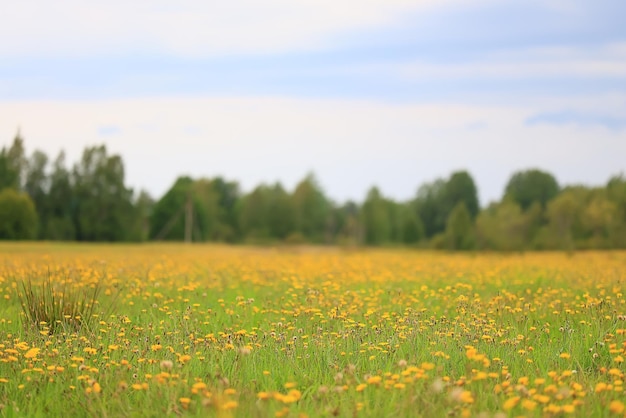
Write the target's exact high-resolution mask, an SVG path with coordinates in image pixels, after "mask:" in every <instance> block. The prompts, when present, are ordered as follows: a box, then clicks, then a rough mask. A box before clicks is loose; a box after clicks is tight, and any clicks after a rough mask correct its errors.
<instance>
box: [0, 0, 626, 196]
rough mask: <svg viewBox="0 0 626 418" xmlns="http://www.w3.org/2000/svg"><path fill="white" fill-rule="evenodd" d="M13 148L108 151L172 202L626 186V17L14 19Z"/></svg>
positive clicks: (231, 9) (139, 12)
mask: <svg viewBox="0 0 626 418" xmlns="http://www.w3.org/2000/svg"><path fill="white" fill-rule="evenodd" d="M0 15H2V16H4V19H3V21H4V23H3V25H2V26H0V115H2V116H0V138H4V139H2V140H0V143H8V142H10V140H11V139H12V137H13V135H14V134H15V131H16V129H17V127H18V126H19V127H21V130H22V133H23V135H24V137H25V139H26V142H27V146H28V147H29V149H30V150H31V151H32V150H33V149H34V148H41V149H44V150H45V151H47V152H49V153H50V154H56V152H58V150H59V149H61V148H63V149H65V150H66V151H67V152H68V155H69V157H70V160H71V161H73V160H75V159H76V158H78V156H79V154H80V152H81V151H82V149H83V147H84V146H86V145H94V144H99V143H106V144H107V146H108V147H109V148H110V150H111V151H112V152H116V153H120V154H122V155H123V156H124V159H125V162H126V166H127V179H128V182H129V183H130V184H131V185H132V186H133V187H135V188H145V189H147V190H148V191H150V192H151V193H152V194H153V195H155V196H159V195H160V194H161V193H163V192H164V191H165V190H166V189H167V188H168V187H169V186H170V185H171V183H172V182H173V181H174V179H175V177H176V176H178V175H180V174H190V175H193V176H214V175H218V174H219V175H225V176H227V177H229V178H233V179H237V180H239V181H240V182H241V184H242V186H243V188H244V189H246V190H249V189H250V188H251V187H253V186H255V185H256V184H258V183H260V182H274V181H277V180H279V181H281V182H283V184H284V185H286V186H287V187H293V186H294V185H295V184H296V182H297V181H298V180H299V179H301V178H302V177H303V176H304V175H305V174H306V173H307V172H309V171H314V172H315V173H316V174H317V176H318V178H319V180H320V182H321V183H322V185H323V186H324V188H325V190H326V191H327V193H328V194H329V195H330V196H331V197H333V198H335V199H337V200H344V199H348V198H351V199H357V200H361V199H362V198H363V197H364V195H365V193H366V191H367V189H368V188H369V187H370V186H372V185H377V186H379V187H380V188H381V189H382V191H383V192H384V193H387V194H388V195H389V196H391V197H394V198H398V199H407V198H410V197H412V196H413V195H414V194H415V191H416V190H417V187H418V186H419V185H420V184H421V183H423V182H426V181H432V180H434V179H435V178H437V177H441V176H447V175H449V173H450V172H451V171H453V170H457V169H468V170H469V171H470V172H471V173H472V174H473V175H474V177H475V180H476V182H477V184H478V187H479V193H480V197H481V201H482V202H483V203H486V202H488V201H490V200H494V199H498V198H499V197H500V196H501V194H502V190H503V187H504V185H505V183H506V181H507V179H508V177H509V176H510V174H511V173H512V172H513V171H515V170H519V169H524V168H530V167H539V168H544V169H547V170H550V171H551V172H553V173H554V174H555V175H556V177H557V179H558V180H559V181H560V182H561V183H564V184H567V183H585V184H592V185H595V184H602V183H604V182H606V180H608V178H609V177H610V176H611V175H614V174H618V173H620V172H622V171H626V158H624V157H623V156H624V155H626V26H625V25H624V24H623V16H626V3H624V2H620V1H614V0H611V1H596V2H590V1H578V0H567V1H565V0H544V1H534V0H530V1H528V0H527V1H516V0H512V1H506V2H505V1H492V0H437V1H434V0H431V1H429V0H425V1H416V0H413V1H407V0H361V1H358V2H357V1H353V0H343V1H342V2H336V1H330V0H317V1H314V0H300V1H287V0H270V1H263V2H260V1H252V0H236V1H231V2H228V3H225V4H221V3H220V4H217V3H216V4H211V2H201V1H180V2H177V3H175V4H174V3H171V2H166V1H143V0H137V1H134V2H130V4H129V2H122V1H117V0H112V1H109V2H84V1H78V0H64V1H61V2H55V3H54V4H52V3H47V2H43V1H24V2H20V3H19V4H8V3H7V2H5V3H3V4H2V5H0Z"/></svg>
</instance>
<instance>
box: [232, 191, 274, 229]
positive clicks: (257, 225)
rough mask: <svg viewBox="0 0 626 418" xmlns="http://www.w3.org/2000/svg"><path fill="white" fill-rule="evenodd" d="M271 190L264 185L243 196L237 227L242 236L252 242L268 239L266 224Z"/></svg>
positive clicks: (267, 226)
mask: <svg viewBox="0 0 626 418" xmlns="http://www.w3.org/2000/svg"><path fill="white" fill-rule="evenodd" d="M270 200H271V190H270V188H269V187H268V186H266V185H263V184H261V185H259V186H257V187H256V188H255V189H254V190H253V191H252V192H251V193H249V194H248V195H246V196H244V197H243V199H242V200H241V204H240V208H239V227H240V230H241V232H242V236H243V237H244V238H245V239H247V240H252V241H267V240H269V239H270V236H271V234H270V226H269V223H268V218H269V216H268V215H269V210H270Z"/></svg>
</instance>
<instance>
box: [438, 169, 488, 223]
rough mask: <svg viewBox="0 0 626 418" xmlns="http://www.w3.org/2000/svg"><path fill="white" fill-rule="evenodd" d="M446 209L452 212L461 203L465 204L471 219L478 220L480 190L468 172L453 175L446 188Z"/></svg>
mask: <svg viewBox="0 0 626 418" xmlns="http://www.w3.org/2000/svg"><path fill="white" fill-rule="evenodd" d="M444 190H445V192H444V195H445V200H446V207H447V208H449V211H450V212H451V211H452V209H454V207H456V206H457V205H458V204H459V203H460V202H463V203H464V204H465V207H466V208H467V210H468V212H469V214H470V217H471V218H472V220H473V219H476V216H477V215H478V211H479V209H480V207H479V205H478V190H477V188H476V184H475V183H474V179H473V178H472V176H471V175H470V174H469V173H468V172H467V171H457V172H455V173H452V175H451V176H450V178H449V179H448V181H447V183H446V186H445V189H444Z"/></svg>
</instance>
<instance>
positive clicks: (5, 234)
mask: <svg viewBox="0 0 626 418" xmlns="http://www.w3.org/2000/svg"><path fill="white" fill-rule="evenodd" d="M36 237H37V211H36V210H35V205H34V204H33V201H32V200H31V199H30V197H28V195H27V194H25V193H21V192H18V191H17V190H14V189H11V188H6V189H4V190H2V191H0V239H9V240H24V239H34V238H36Z"/></svg>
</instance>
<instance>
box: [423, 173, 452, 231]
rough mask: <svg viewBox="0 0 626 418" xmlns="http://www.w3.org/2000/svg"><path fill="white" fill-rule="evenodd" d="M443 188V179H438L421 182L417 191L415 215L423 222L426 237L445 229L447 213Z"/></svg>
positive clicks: (444, 183) (444, 186) (444, 185)
mask: <svg viewBox="0 0 626 418" xmlns="http://www.w3.org/2000/svg"><path fill="white" fill-rule="evenodd" d="M445 188H446V182H445V180H443V179H438V180H435V181H434V182H432V183H425V184H423V185H422V186H420V188H419V189H418V191H417V197H416V199H415V206H416V208H417V215H418V217H419V218H420V219H421V220H422V222H423V223H424V232H425V233H426V237H428V238H430V237H432V236H434V235H435V234H437V233H439V232H443V231H444V230H445V227H446V219H447V218H448V215H449V211H448V210H447V208H446V206H447V205H446V203H445Z"/></svg>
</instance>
